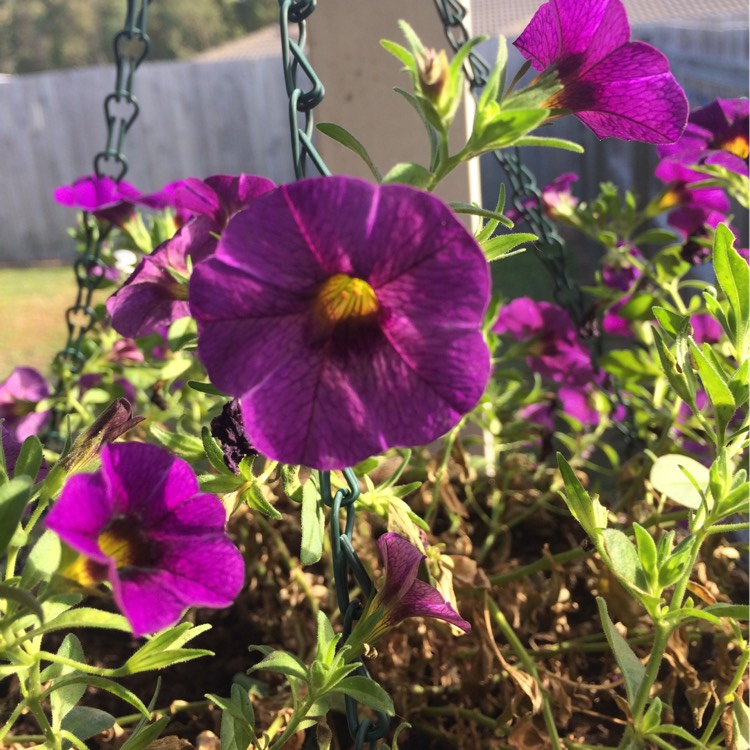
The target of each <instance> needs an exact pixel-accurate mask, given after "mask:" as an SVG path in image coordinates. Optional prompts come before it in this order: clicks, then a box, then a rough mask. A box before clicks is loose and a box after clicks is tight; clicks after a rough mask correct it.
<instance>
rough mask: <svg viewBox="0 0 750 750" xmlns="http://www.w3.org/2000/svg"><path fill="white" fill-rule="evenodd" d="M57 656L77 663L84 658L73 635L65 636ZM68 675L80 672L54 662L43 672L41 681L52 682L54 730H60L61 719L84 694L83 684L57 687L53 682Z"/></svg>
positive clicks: (79, 645)
mask: <svg viewBox="0 0 750 750" xmlns="http://www.w3.org/2000/svg"><path fill="white" fill-rule="evenodd" d="M57 655H58V656H64V657H65V658H67V659H72V660H74V661H77V662H83V661H84V658H85V657H84V654H83V648H82V646H81V642H80V641H79V640H78V638H76V636H75V635H74V634H73V633H68V635H66V636H65V639H64V640H63V642H62V643H61V644H60V648H59V649H57ZM69 674H80V672H79V671H78V670H76V669H74V668H73V667H69V666H67V665H65V664H57V663H55V662H53V663H52V664H50V666H49V667H47V669H45V670H44V677H43V678H42V679H43V680H44V681H45V682H47V681H49V680H53V683H52V686H51V688H52V692H51V693H50V696H49V698H50V708H51V710H52V726H53V727H54V728H55V729H59V728H60V726H61V723H62V720H63V718H64V717H65V716H66V715H67V714H68V712H70V710H71V709H72V708H73V707H74V706H75V705H76V704H77V703H78V701H79V700H81V698H82V697H83V694H84V693H85V692H86V685H85V684H84V683H74V684H72V685H67V686H63V687H59V688H58V687H57V685H56V684H55V681H57V680H59V678H62V677H65V675H69ZM82 739H83V738H82Z"/></svg>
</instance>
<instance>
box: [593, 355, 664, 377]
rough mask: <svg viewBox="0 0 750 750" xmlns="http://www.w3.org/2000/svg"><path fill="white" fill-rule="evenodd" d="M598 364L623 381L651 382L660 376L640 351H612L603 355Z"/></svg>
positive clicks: (651, 362) (654, 366)
mask: <svg viewBox="0 0 750 750" xmlns="http://www.w3.org/2000/svg"><path fill="white" fill-rule="evenodd" d="M599 363H600V365H601V366H602V367H603V368H604V369H605V370H606V371H607V372H609V373H611V374H612V375H615V376H616V377H618V378H622V379H623V380H636V381H637V380H653V379H654V378H655V377H658V376H659V375H660V374H661V370H660V369H659V368H658V367H656V365H655V364H654V362H653V361H652V360H651V359H650V358H649V356H648V354H646V352H644V351H642V350H641V349H614V350H612V351H610V352H607V353H606V354H603V355H602V356H601V357H600V358H599Z"/></svg>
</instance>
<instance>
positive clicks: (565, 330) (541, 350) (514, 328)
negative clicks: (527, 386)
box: [492, 297, 594, 385]
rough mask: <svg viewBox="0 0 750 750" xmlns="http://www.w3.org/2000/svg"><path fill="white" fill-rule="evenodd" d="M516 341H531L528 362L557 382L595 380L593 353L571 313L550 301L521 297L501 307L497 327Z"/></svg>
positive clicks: (579, 382)
mask: <svg viewBox="0 0 750 750" xmlns="http://www.w3.org/2000/svg"><path fill="white" fill-rule="evenodd" d="M492 330H493V331H494V332H495V333H507V334H510V335H511V336H512V337H513V338H514V339H515V340H516V341H530V342H531V344H530V346H529V356H528V357H527V358H526V364H527V365H528V366H529V368H530V369H531V370H533V371H534V372H538V373H539V374H540V375H542V376H543V377H546V378H549V379H550V380H553V381H555V382H556V383H565V384H567V385H583V384H585V383H588V382H590V381H591V379H592V378H593V376H594V369H593V367H592V366H591V355H590V354H589V352H588V351H587V350H586V349H585V348H584V346H583V345H582V344H581V342H580V340H579V338H578V331H577V330H576V327H575V325H574V324H573V321H572V320H571V318H570V315H569V314H568V312H567V311H566V310H564V309H563V308H562V307H559V306H558V305H553V304H551V303H550V302H536V301H535V300H533V299H531V298H530V297H518V298H516V299H514V300H513V301H512V302H510V303H509V304H507V305H505V307H503V308H502V309H501V310H500V315H499V316H498V319H497V322H496V323H495V325H494V327H493V329H492Z"/></svg>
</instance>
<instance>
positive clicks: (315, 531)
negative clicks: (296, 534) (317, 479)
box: [300, 481, 325, 565]
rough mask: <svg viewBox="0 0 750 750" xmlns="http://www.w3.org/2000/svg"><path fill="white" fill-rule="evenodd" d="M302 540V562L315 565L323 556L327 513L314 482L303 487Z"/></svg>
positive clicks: (306, 483)
mask: <svg viewBox="0 0 750 750" xmlns="http://www.w3.org/2000/svg"><path fill="white" fill-rule="evenodd" d="M301 519H302V540H301V544H300V562H301V563H302V564H303V565H314V564H315V563H316V562H318V560H320V557H321V555H322V554H323V537H324V535H325V513H324V511H323V503H322V502H321V500H320V496H319V495H318V490H317V489H316V487H315V485H314V484H313V483H312V482H309V481H308V482H305V484H303V485H302V515H301Z"/></svg>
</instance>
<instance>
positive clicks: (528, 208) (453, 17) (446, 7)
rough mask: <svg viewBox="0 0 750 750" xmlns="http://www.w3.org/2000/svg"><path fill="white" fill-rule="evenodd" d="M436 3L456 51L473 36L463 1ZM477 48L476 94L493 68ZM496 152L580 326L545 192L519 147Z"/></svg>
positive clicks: (471, 70)
mask: <svg viewBox="0 0 750 750" xmlns="http://www.w3.org/2000/svg"><path fill="white" fill-rule="evenodd" d="M434 2H435V7H436V9H437V12H438V14H439V15H440V19H441V21H442V23H443V30H444V31H445V36H446V38H447V39H448V43H449V44H450V45H451V48H452V49H453V51H454V52H456V51H457V50H458V49H459V47H461V46H462V45H463V44H465V43H466V42H467V41H469V39H470V35H469V32H468V30H467V29H466V25H465V24H464V19H465V18H466V8H465V7H464V6H463V4H462V3H461V2H460V0H434ZM475 50H476V48H475V49H473V50H472V51H471V52H470V53H469V55H468V56H467V59H466V63H465V64H464V73H465V75H466V79H467V81H468V83H469V87H470V88H471V91H472V93H474V94H477V92H478V90H479V89H481V88H482V87H483V86H484V85H485V84H486V83H487V77H488V75H489V72H490V68H489V66H488V65H487V63H486V62H485V60H484V59H483V58H482V56H481V55H480V54H479V53H477V52H476V51H475ZM493 154H494V157H495V159H496V160H497V162H498V163H499V164H500V166H501V167H502V168H503V170H504V172H505V173H506V175H507V176H508V179H509V181H510V184H511V186H512V187H513V193H514V197H513V205H514V206H515V207H516V209H517V210H518V211H519V212H520V213H521V215H522V216H523V217H524V219H526V221H527V222H528V224H529V226H530V228H531V230H532V231H533V232H534V234H536V235H537V236H538V237H539V240H538V241H537V242H535V243H534V247H535V249H536V253H537V257H538V258H539V259H540V260H541V262H542V265H543V266H544V267H545V268H546V270H547V272H548V273H549V274H550V276H551V277H552V281H553V283H554V285H555V290H554V295H555V300H556V301H557V302H558V303H559V304H560V305H562V306H563V307H565V308H566V309H567V310H568V311H569V312H570V314H571V316H572V317H573V319H574V320H575V321H576V323H577V324H578V325H579V326H580V325H581V324H582V323H583V319H584V315H585V308H584V302H583V296H582V293H581V289H580V287H579V286H578V285H577V283H576V281H575V279H574V278H573V276H572V275H571V274H570V270H569V260H570V258H569V253H568V250H567V247H566V245H565V242H564V241H563V239H562V238H561V237H560V235H559V234H558V233H557V230H556V229H555V226H554V224H553V223H552V222H551V221H550V219H549V218H548V217H547V216H546V215H545V214H544V212H543V211H542V208H541V207H542V194H541V191H540V190H539V187H538V185H537V183H536V179H535V177H534V175H533V174H532V173H531V172H530V171H529V169H528V168H527V167H525V166H524V165H523V164H522V163H521V159H520V157H519V154H518V150H516V151H515V153H513V154H509V153H506V152H503V151H500V150H497V151H494V152H493ZM529 197H531V198H533V205H532V204H531V202H525V201H524V200H523V199H524V198H529Z"/></svg>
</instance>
